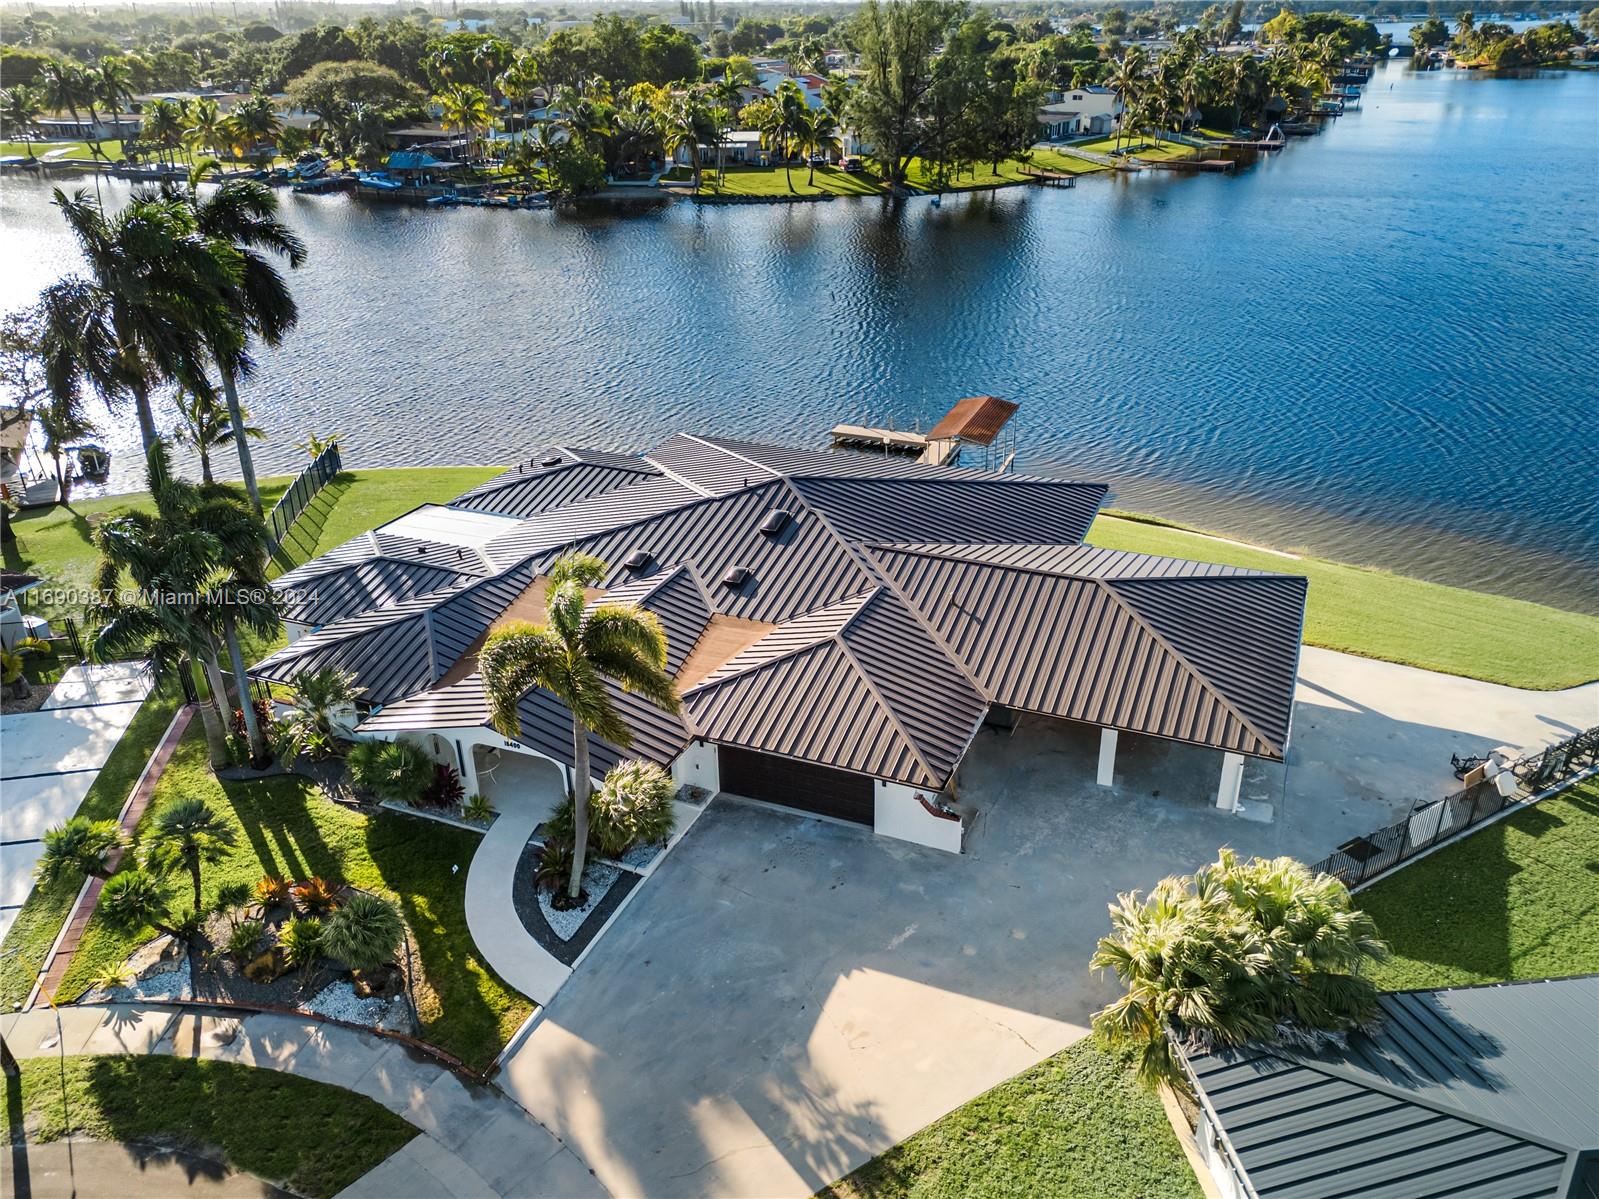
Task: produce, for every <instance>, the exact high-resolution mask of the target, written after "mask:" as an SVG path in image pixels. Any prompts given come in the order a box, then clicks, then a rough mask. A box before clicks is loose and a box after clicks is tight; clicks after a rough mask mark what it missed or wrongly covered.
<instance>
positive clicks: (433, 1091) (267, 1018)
mask: <svg viewBox="0 0 1599 1199" xmlns="http://www.w3.org/2000/svg"><path fill="white" fill-rule="evenodd" d="M58 1018H59V1023H58ZM0 1034H3V1035H4V1037H5V1039H6V1043H7V1044H8V1045H9V1046H10V1047H11V1050H12V1052H13V1053H15V1054H16V1055H17V1056H18V1057H19V1058H29V1057H54V1056H56V1055H57V1054H61V1053H65V1054H68V1055H72V1054H121V1053H167V1054H176V1055H179V1056H182V1057H191V1058H203V1059H205V1060H207V1061H222V1062H234V1063H236V1064H239V1065H244V1066H254V1067H257V1068H259V1069H267V1070H281V1071H283V1072H284V1073H286V1074H295V1075H299V1076H300V1077H302V1078H310V1079H314V1080H315V1081H317V1082H323V1083H329V1084H331V1085H333V1086H338V1087H343V1088H345V1089H346V1090H350V1091H354V1092H356V1093H357V1094H360V1095H365V1096H366V1097H367V1098H369V1099H373V1100H375V1101H376V1102H378V1103H381V1104H382V1105H383V1106H384V1107H386V1108H388V1109H389V1110H390V1111H391V1112H395V1113H397V1114H399V1115H400V1116H403V1117H404V1118H405V1119H406V1120H408V1121H409V1122H410V1123H411V1124H413V1125H415V1126H416V1128H417V1130H418V1135H417V1136H416V1137H415V1138H414V1139H413V1140H411V1141H410V1142H408V1143H407V1144H406V1145H405V1146H404V1147H403V1148H401V1149H400V1150H399V1152H397V1153H395V1154H394V1155H393V1156H392V1157H390V1158H389V1159H388V1160H387V1161H385V1162H384V1163H383V1164H382V1165H380V1166H378V1167H377V1169H375V1170H373V1171H371V1172H370V1173H369V1174H367V1175H365V1176H364V1177H362V1178H361V1179H359V1180H357V1181H356V1182H355V1183H354V1184H353V1185H352V1186H350V1187H348V1188H347V1189H346V1190H345V1191H344V1192H343V1195H346V1196H351V1197H361V1199H365V1197H370V1199H407V1197H410V1196H415V1197H416V1199H438V1197H440V1196H451V1197H452V1199H482V1197H483V1196H495V1195H500V1196H511V1195H517V1196H523V1195H559V1196H572V1197H574V1199H576V1197H588V1196H604V1195H606V1194H607V1192H606V1191H605V1189H604V1188H603V1187H602V1186H601V1185H600V1184H599V1182H597V1181H596V1180H595V1178H594V1176H593V1175H592V1174H591V1173H590V1171H589V1169H588V1167H587V1166H586V1165H584V1163H583V1162H582V1161H581V1160H579V1159H578V1157H577V1155H576V1154H575V1153H573V1152H572V1150H571V1149H569V1148H567V1146H565V1145H564V1144H562V1142H561V1141H559V1140H557V1139H556V1138H555V1137H554V1136H553V1135H551V1134H550V1132H549V1131H548V1130H547V1129H545V1128H544V1127H543V1126H542V1125H540V1124H539V1123H538V1122H537V1121H535V1120H534V1119H533V1118H532V1117H530V1116H529V1115H528V1114H527V1113H526V1112H525V1111H523V1110H522V1108H520V1107H519V1106H517V1104H516V1103H514V1102H513V1101H512V1100H510V1099H509V1098H507V1097H506V1096H505V1095H504V1094H503V1093H501V1092H500V1091H499V1090H498V1088H496V1087H492V1086H476V1085H471V1084H468V1083H466V1082H463V1081H462V1080H461V1079H460V1078H459V1077H458V1076H457V1075H456V1074H454V1073H452V1072H451V1071H449V1070H447V1069H445V1068H444V1067H443V1066H441V1065H439V1064H438V1063H436V1062H434V1061H432V1060H431V1059H429V1058H427V1057H425V1056H423V1055H422V1054H420V1053H417V1052H415V1051H414V1050H412V1049H410V1048H408V1047H407V1046H405V1045H403V1044H401V1043H400V1042H398V1041H392V1040H389V1039H387V1038H383V1037H378V1036H374V1035H371V1034H368V1033H361V1032H356V1031H355V1030H353V1029H348V1028H341V1027H338V1026H336V1025H330V1024H324V1023H322V1022H321V1021H317V1020H310V1019H305V1018H301V1017H295V1016H286V1015H278V1014H276V1013H268V1012H263V1013H259V1014H256V1015H251V1016H245V1017H242V1018H239V1017H233V1016H228V1015H224V1014H220V1013H217V1014H209V1013H207V1014H200V1013H197V1012H193V1011H186V1010H184V1009H182V1008H177V1007H172V1006H169V1005H165V1004H105V1005H84V1006H68V1007H63V1008H59V1009H56V1010H55V1011H52V1010H50V1009H48V1008H43V1009H35V1010H33V1011H29V1012H22V1013H13V1014H8V1015H6V1016H4V1017H0Z"/></svg>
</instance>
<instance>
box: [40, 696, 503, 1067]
mask: <svg viewBox="0 0 1599 1199" xmlns="http://www.w3.org/2000/svg"><path fill="white" fill-rule="evenodd" d="M194 798H198V799H203V800H205V801H206V803H208V804H210V805H211V807H212V808H213V809H214V810H215V811H216V812H217V813H218V814H219V815H220V816H221V817H222V818H223V819H224V820H225V821H226V823H227V824H228V825H229V826H230V827H231V828H232V829H233V830H234V833H235V837H236V842H235V845H234V847H233V848H232V849H231V850H230V851H229V852H228V854H227V856H226V857H225V858H224V859H223V860H222V861H221V862H218V863H217V864H215V865H211V866H207V867H205V870H204V874H203V878H204V884H205V888H204V896H205V901H206V903H207V904H209V903H211V902H212V901H213V900H214V898H215V896H216V893H217V891H218V890H219V889H220V888H221V887H222V886H223V885H224V884H225V883H245V884H247V885H249V886H251V887H253V886H254V885H255V883H256V882H257V880H259V879H260V878H261V876H262V875H265V874H272V875H277V876H279V877H283V878H289V879H304V878H308V877H310V876H312V875H320V876H321V877H323V878H327V879H332V880H341V881H343V882H347V883H352V884H354V885H355V886H358V887H362V888H365V889H368V890H374V891H382V892H387V893H389V894H391V895H392V896H393V897H394V898H395V899H396V900H397V901H398V903H399V905H400V909H401V911H402V912H403V913H404V915H405V919H406V923H407V924H408V925H409V926H410V929H411V932H412V934H413V936H414V938H415V940H416V945H417V950H418V953H419V955H420V957H421V966H422V975H423V977H422V978H421V979H419V980H418V985H417V988H416V990H417V994H416V999H417V1004H418V1008H419V1015H420V1016H421V1021H422V1037H423V1039H424V1040H427V1041H429V1042H431V1043H433V1044H434V1045H437V1046H439V1047H440V1048H441V1049H444V1050H447V1051H448V1052H450V1053H453V1054H455V1055H456V1056H457V1057H459V1058H461V1059H462V1060H464V1061H466V1062H468V1063H470V1064H471V1065H473V1066H476V1067H479V1068H481V1067H484V1066H487V1065H488V1064H489V1063H490V1062H491V1061H492V1060H493V1059H494V1056H495V1054H496V1053H498V1052H499V1050H500V1048H501V1047H502V1046H503V1045H504V1044H505V1043H506V1041H507V1040H509V1039H510V1036H511V1034H512V1033H513V1032H515V1031H516V1029H517V1027H518V1026H519V1025H520V1024H521V1023H522V1021H523V1020H525V1019H526V1018H527V1017H528V1015H529V1014H531V1012H532V1011H533V1004H532V1003H531V1002H530V1001H529V1000H527V999H525V998H524V997H523V996H522V995H520V994H518V993H517V992H516V991H514V990H512V989H511V988H510V987H508V986H507V985H506V984H505V983H503V982H501V981H500V979H499V978H498V977H497V976H496V975H495V974H494V973H493V972H492V971H491V970H490V969H489V968H488V966H487V965H485V964H484V962H483V961H482V959H481V958H480V957H479V956H478V952H477V948H476V946H475V945H474V944H473V943H472V937H471V934H470V933H469V932H468V930H467V925H466V906H465V905H466V870H467V866H468V864H469V863H470V862H471V860H472V854H473V853H474V852H475V851H476V849H477V843H478V836H479V835H478V834H477V833H472V832H467V831H464V830H459V829H453V828H448V827H445V826H443V825H439V824H434V823H431V822H424V821H422V820H420V819H419V818H416V817H411V816H401V815H397V814H394V813H391V812H380V813H378V814H376V815H374V816H367V815H364V814H362V813H360V812H355V811H352V810H350V809H348V808H343V807H339V806H338V805H336V804H333V803H331V802H329V801H328V800H326V799H324V798H323V797H322V795H321V794H320V792H319V791H318V790H317V788H316V787H315V785H313V784H312V783H310V782H309V781H307V780H306V779H303V778H300V777H299V776H296V775H279V776H277V777H274V778H267V779H261V780H253V781H250V782H227V781H221V780H218V779H217V778H216V777H215V776H214V775H213V774H212V773H211V771H210V769H209V767H208V765H207V762H206V747H205V738H204V736H203V734H202V732H201V729H200V726H199V722H198V721H195V722H194V723H193V725H191V727H190V729H189V731H188V733H186V734H185V736H184V738H183V741H182V742H181V743H180V744H179V747H178V751H177V753H176V754H175V755H174V756H173V758H172V761H171V763H170V764H169V765H168V767H167V769H166V771H165V773H163V774H162V776H161V782H160V784H159V785H158V786H157V788H156V794H155V798H154V800H153V801H152V802H151V804H150V807H149V809H148V810H147V811H146V812H145V814H144V817H143V818H142V819H141V820H140V822H139V830H138V831H137V832H136V833H135V837H136V838H137V836H138V835H139V833H141V832H142V831H143V830H144V829H146V828H148V827H149V825H150V822H151V821H152V820H153V819H154V817H155V814H156V813H157V812H159V811H160V810H161V808H163V807H165V806H166V805H168V804H171V803H173V802H175V801H177V800H180V799H194ZM452 867H459V871H458V872H456V873H452ZM177 883H178V884H181V885H174V887H173V893H174V895H176V896H177V897H178V906H179V907H180V908H183V909H185V910H186V908H187V904H186V903H185V902H184V900H183V899H182V896H183V895H184V894H186V891H185V887H186V885H187V884H184V883H182V880H177ZM151 935H153V932H152V931H151V930H145V931H144V932H143V933H142V934H128V933H124V932H121V931H118V930H116V929H113V928H112V927H111V925H110V924H109V923H107V922H106V921H104V920H103V919H102V918H101V914H100V913H99V912H96V913H95V915H94V916H93V917H91V919H90V922H89V926H88V928H87V929H86V930H85V932H84V938H83V941H82V943H81V944H80V945H79V947H78V952H77V954H76V956H74V958H73V959H72V965H71V966H70V967H69V968H68V970H67V974H66V977H65V978H64V979H63V980H62V983H61V988H60V991H59V992H58V994H57V996H56V998H57V999H58V1000H62V1001H67V1000H73V999H76V998H78V997H79V996H80V995H81V994H82V993H83V992H84V991H85V990H87V989H88V988H89V987H90V986H91V985H92V984H93V983H94V981H95V980H96V979H97V978H99V977H101V976H103V975H104V974H105V973H106V971H107V970H108V969H109V968H110V967H112V966H114V965H115V964H116V963H118V962H120V961H121V960H122V959H123V958H124V957H126V956H127V955H128V954H129V953H130V952H131V951H132V950H133V949H134V947H135V946H136V945H137V944H138V943H139V942H141V941H143V940H145V939H147V938H148V937H149V936H151Z"/></svg>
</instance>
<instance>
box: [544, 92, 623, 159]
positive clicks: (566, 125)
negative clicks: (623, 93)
mask: <svg viewBox="0 0 1599 1199" xmlns="http://www.w3.org/2000/svg"><path fill="white" fill-rule="evenodd" d="M550 104H551V107H552V108H554V109H555V110H556V111H557V112H559V113H560V116H559V117H558V119H557V122H556V123H557V125H558V127H560V128H562V129H565V130H566V132H567V134H568V135H569V136H570V137H571V139H572V141H573V142H575V143H576V144H577V145H579V146H580V147H582V148H584V149H590V148H592V146H593V144H594V143H595V142H596V141H597V140H599V139H601V138H606V137H610V136H611V134H612V133H614V132H615V129H614V127H613V126H612V123H611V122H612V109H611V93H610V85H609V84H608V83H606V82H605V80H603V79H600V78H594V79H590V80H588V81H587V82H585V83H583V84H581V85H579V86H577V87H571V86H567V85H563V86H561V87H558V88H556V89H555V95H554V97H553V98H552V99H551V101H550Z"/></svg>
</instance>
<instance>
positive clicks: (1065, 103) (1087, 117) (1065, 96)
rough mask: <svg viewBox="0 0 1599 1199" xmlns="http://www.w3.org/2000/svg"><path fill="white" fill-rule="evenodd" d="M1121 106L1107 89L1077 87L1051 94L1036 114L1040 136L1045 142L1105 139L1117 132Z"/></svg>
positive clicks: (1113, 93) (1117, 99) (1114, 94)
mask: <svg viewBox="0 0 1599 1199" xmlns="http://www.w3.org/2000/svg"><path fill="white" fill-rule="evenodd" d="M1121 113H1122V104H1121V100H1120V98H1119V97H1118V96H1117V95H1116V93H1115V92H1113V91H1111V89H1110V88H1108V87H1099V86H1094V87H1080V88H1073V89H1071V90H1070V91H1064V92H1051V93H1050V98H1049V102H1048V103H1046V104H1045V105H1044V106H1043V107H1042V108H1040V109H1039V110H1038V124H1039V126H1040V127H1041V130H1040V136H1041V138H1042V140H1044V141H1060V140H1062V139H1064V138H1068V137H1083V136H1088V135H1096V136H1105V135H1107V134H1111V133H1114V132H1115V131H1116V122H1117V121H1118V120H1119V119H1120V117H1121Z"/></svg>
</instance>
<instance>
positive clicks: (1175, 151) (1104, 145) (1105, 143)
mask: <svg viewBox="0 0 1599 1199" xmlns="http://www.w3.org/2000/svg"><path fill="white" fill-rule="evenodd" d="M1072 149H1074V150H1087V151H1089V152H1090V153H1093V154H1109V153H1111V152H1112V151H1114V150H1121V151H1123V152H1124V154H1123V156H1124V157H1138V158H1143V159H1148V160H1150V161H1152V162H1164V161H1165V160H1167V159H1170V158H1187V157H1189V156H1190V155H1191V154H1194V153H1195V152H1196V150H1195V147H1193V146H1189V145H1185V144H1184V143H1182V142H1168V141H1164V140H1163V141H1162V142H1161V143H1160V145H1158V146H1157V145H1155V142H1154V139H1153V138H1147V137H1146V138H1126V137H1124V138H1122V139H1121V141H1120V142H1118V141H1117V140H1116V138H1114V137H1102V138H1100V139H1099V140H1098V141H1096V142H1074V143H1073V144H1072Z"/></svg>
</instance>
